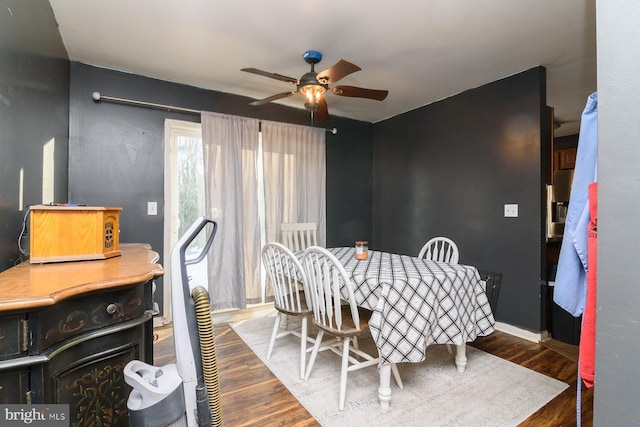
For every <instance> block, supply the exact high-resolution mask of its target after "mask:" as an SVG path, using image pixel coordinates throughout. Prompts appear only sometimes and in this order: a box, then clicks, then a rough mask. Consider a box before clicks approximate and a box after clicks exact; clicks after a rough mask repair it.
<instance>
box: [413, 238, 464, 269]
mask: <svg viewBox="0 0 640 427" xmlns="http://www.w3.org/2000/svg"><path fill="white" fill-rule="evenodd" d="M418 258H423V259H428V260H431V261H440V262H448V263H450V264H457V263H458V260H459V258H460V252H459V251H458V246H456V244H455V242H454V241H453V240H451V239H449V238H447V237H434V238H432V239H430V240H429V241H428V242H427V243H425V244H424V246H423V247H422V249H420V253H419V254H418Z"/></svg>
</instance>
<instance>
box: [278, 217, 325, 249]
mask: <svg viewBox="0 0 640 427" xmlns="http://www.w3.org/2000/svg"><path fill="white" fill-rule="evenodd" d="M280 231H281V232H282V243H284V245H285V246H287V247H288V248H289V249H291V250H292V251H293V252H299V251H304V250H305V249H306V248H308V247H309V246H315V245H317V241H316V231H317V226H316V223H315V222H297V223H287V222H283V223H282V224H280Z"/></svg>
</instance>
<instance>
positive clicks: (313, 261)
mask: <svg viewBox="0 0 640 427" xmlns="http://www.w3.org/2000/svg"><path fill="white" fill-rule="evenodd" d="M302 266H303V267H304V270H305V274H306V277H307V281H308V285H307V292H308V293H309V297H310V301H311V306H312V308H313V324H314V325H315V326H316V327H317V328H318V335H317V336H316V339H315V344H314V346H313V350H312V351H311V356H310V358H309V364H308V365H307V372H306V374H305V379H306V380H308V379H309V377H310V375H311V370H312V369H313V364H314V363H315V360H316V356H317V355H318V352H320V351H324V350H331V351H332V352H334V353H336V354H337V355H338V356H341V357H342V364H341V370H340V397H339V407H340V410H343V409H344V403H345V397H346V390H347V373H348V372H351V371H355V370H359V369H362V368H366V367H368V366H375V365H377V364H378V361H379V358H378V357H379V356H378V357H376V356H373V355H370V354H368V353H366V352H364V351H362V350H360V349H359V348H358V346H357V342H355V343H354V345H353V346H352V345H351V343H352V341H353V340H354V339H356V338H357V337H358V336H361V335H362V334H363V333H364V332H365V331H366V330H367V329H368V328H369V318H370V317H371V314H372V312H371V311H369V310H366V309H364V308H361V307H358V306H357V305H356V300H355V298H354V293H353V284H352V283H351V279H350V278H349V276H347V273H346V272H345V270H344V267H343V266H342V264H341V263H340V261H339V260H338V259H337V258H336V257H335V256H334V255H333V254H331V253H330V252H329V251H327V250H326V249H324V248H321V247H319V246H311V247H309V248H307V249H306V250H305V252H304V255H303V259H302ZM325 334H327V335H331V336H333V337H334V338H335V339H334V340H332V341H330V342H327V343H323V342H322V339H323V337H324V335H325ZM391 369H392V372H393V375H394V377H395V380H396V383H397V384H398V386H399V387H400V388H402V381H401V379H400V374H399V373H398V369H397V367H396V365H395V364H393V365H391Z"/></svg>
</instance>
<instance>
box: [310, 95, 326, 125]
mask: <svg viewBox="0 0 640 427" xmlns="http://www.w3.org/2000/svg"><path fill="white" fill-rule="evenodd" d="M313 121H314V122H315V123H326V122H328V121H329V108H328V107H327V100H326V99H324V96H323V97H322V98H320V101H319V102H318V109H317V110H316V111H314V112H313Z"/></svg>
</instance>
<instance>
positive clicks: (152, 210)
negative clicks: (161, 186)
mask: <svg viewBox="0 0 640 427" xmlns="http://www.w3.org/2000/svg"><path fill="white" fill-rule="evenodd" d="M147 215H158V202H147Z"/></svg>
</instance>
